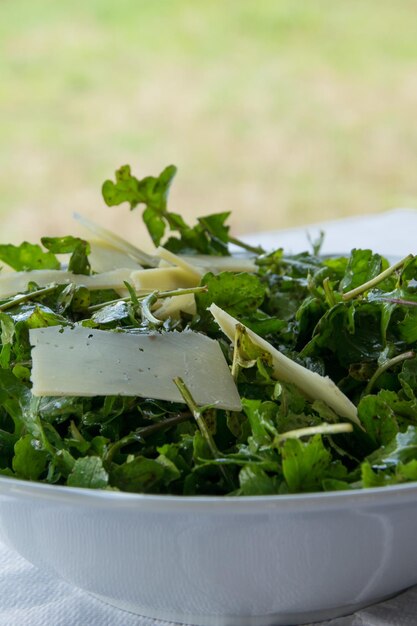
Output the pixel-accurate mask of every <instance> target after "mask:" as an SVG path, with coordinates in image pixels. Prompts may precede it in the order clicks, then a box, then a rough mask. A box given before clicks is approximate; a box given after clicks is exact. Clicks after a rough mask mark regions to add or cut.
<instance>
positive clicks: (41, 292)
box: [0, 283, 58, 311]
mask: <svg viewBox="0 0 417 626" xmlns="http://www.w3.org/2000/svg"><path fill="white" fill-rule="evenodd" d="M57 286H58V285H57V284H56V283H54V284H53V285H50V286H49V287H43V288H42V289H37V290H36V291H30V292H29V293H24V294H21V295H17V296H14V297H13V299H12V300H8V301H7V302H3V304H0V311H7V309H12V308H13V307H14V306H16V305H18V304H22V302H27V301H28V300H33V299H34V298H40V297H42V296H47V295H48V294H50V293H52V292H53V291H54V290H55V289H56V288H57Z"/></svg>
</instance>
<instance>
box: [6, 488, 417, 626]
mask: <svg viewBox="0 0 417 626" xmlns="http://www.w3.org/2000/svg"><path fill="white" fill-rule="evenodd" d="M416 525H417V485H416V484H412V483H409V484H405V485H401V486H396V487H385V488H381V489H369V490H366V491H359V490H358V491H356V490H355V491H346V492H331V493H324V494H308V495H290V496H266V497H250V498H249V497H246V498H242V497H241V498H223V497H192V498H186V497H174V496H150V495H136V494H126V493H118V492H108V491H93V490H91V491H90V490H87V489H76V488H71V487H60V486H51V485H45V484H40V483H32V482H28V481H20V480H15V479H12V478H7V477H0V532H1V535H2V539H4V540H5V542H6V543H8V544H9V545H10V546H12V547H13V548H15V549H16V550H17V551H18V552H19V553H20V554H21V555H23V556H24V557H26V558H27V559H28V560H29V561H31V562H32V563H34V564H35V565H37V566H39V567H40V568H42V569H44V570H47V571H48V572H50V573H53V574H55V575H57V576H60V577H61V578H63V579H65V580H66V581H68V582H70V583H72V584H73V585H75V586H77V587H80V588H81V589H84V590H86V591H88V592H90V593H92V594H94V595H95V596H97V597H99V598H101V599H103V600H104V601H105V602H108V603H110V604H112V605H115V606H117V607H120V608H122V609H126V610H128V611H132V612H134V613H137V614H140V615H146V616H149V617H156V618H161V619H167V620H172V621H179V622H184V623H191V624H196V625H203V626H206V625H207V626H211V625H216V626H235V625H236V626H245V625H251V626H252V625H253V626H255V625H256V626H260V625H262V626H266V625H274V626H278V625H279V624H287V625H290V624H300V623H303V622H311V621H314V620H323V619H328V618H331V617H335V616H339V615H343V614H347V613H350V612H353V611H355V610H356V609H358V608H360V607H363V606H365V605H368V604H371V603H374V602H378V601H380V600H382V599H383V598H386V597H388V596H390V595H393V594H395V593H397V592H399V591H400V590H402V589H405V588H406V587H408V586H410V585H413V584H415V583H417V542H416V541H415V528H416Z"/></svg>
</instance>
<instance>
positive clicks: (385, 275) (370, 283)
mask: <svg viewBox="0 0 417 626" xmlns="http://www.w3.org/2000/svg"><path fill="white" fill-rule="evenodd" d="M413 258H414V257H413V255H412V254H408V255H407V256H406V257H404V258H403V259H401V261H397V263H394V264H393V265H391V266H390V267H387V269H386V270H384V271H383V272H381V273H380V274H378V276H375V277H374V278H371V280H368V281H367V282H366V283H363V285H359V287H355V289H351V290H350V291H347V292H346V293H344V294H342V299H343V301H344V302H347V301H348V300H352V299H353V298H356V296H360V295H361V294H363V293H365V291H369V289H372V288H373V287H376V285H378V284H379V283H380V282H382V281H383V280H385V279H386V278H388V277H389V276H391V274H393V273H394V272H395V271H396V270H398V269H400V268H401V267H402V266H403V265H405V264H406V263H407V262H408V261H411V259H413Z"/></svg>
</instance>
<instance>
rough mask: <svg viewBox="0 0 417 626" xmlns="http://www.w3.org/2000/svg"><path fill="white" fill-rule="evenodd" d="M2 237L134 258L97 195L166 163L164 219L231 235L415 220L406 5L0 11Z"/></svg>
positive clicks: (78, 4) (411, 7)
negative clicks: (84, 246) (342, 221)
mask: <svg viewBox="0 0 417 626" xmlns="http://www.w3.org/2000/svg"><path fill="white" fill-rule="evenodd" d="M0 14H1V16H0V76H1V80H0V148H1V149H0V159H1V163H0V215H1V225H2V228H1V230H2V240H3V241H5V240H10V241H15V242H16V241H19V240H21V239H29V240H35V239H37V238H38V237H39V236H40V235H41V234H66V233H67V232H78V229H77V227H76V226H74V224H73V221H72V217H71V216H72V212H73V211H74V210H76V211H79V212H81V213H84V214H85V215H87V216H89V217H90V218H93V219H95V220H97V221H100V222H101V223H102V224H103V225H106V226H109V227H111V228H113V229H115V230H117V231H118V232H119V233H120V234H123V235H125V236H127V237H129V239H131V240H132V241H136V242H137V243H139V242H141V243H142V245H143V242H142V241H141V240H142V237H143V233H144V230H143V227H142V226H141V219H140V215H139V212H133V213H129V211H128V209H127V207H115V208H107V207H105V206H104V204H103V202H102V200H101V195H100V187H101V183H102V182H103V180H104V179H106V178H109V177H111V176H112V175H113V172H114V170H115V169H116V168H117V167H118V166H120V165H122V164H124V163H130V164H131V165H132V168H133V170H134V172H135V173H136V174H137V175H140V176H142V175H145V174H156V173H158V172H159V171H160V170H161V169H162V168H163V167H164V166H165V165H167V164H169V163H175V164H176V165H177V166H178V168H179V173H178V175H177V179H176V180H175V182H174V186H173V190H172V194H171V203H170V206H171V208H172V209H173V210H174V209H175V210H176V211H179V212H182V213H183V214H184V215H185V216H187V217H188V218H189V219H190V220H191V221H193V220H194V219H195V217H197V216H198V215H204V214H207V213H209V212H214V211H225V210H231V211H232V212H233V217H232V221H231V223H232V226H233V230H234V232H235V234H236V235H238V234H239V235H240V234H242V233H245V232H253V231H259V230H265V229H271V228H273V229H277V228H283V227H288V226H294V225H299V224H304V223H309V222H314V221H320V220H325V219H331V218H336V217H341V216H345V215H350V214H358V213H369V212H376V211H383V210H386V209H389V208H393V207H398V206H415V207H417V176H416V165H417V125H416V111H417V3H416V1H414V0H401V2H397V1H389V2H388V1H386V0H378V2H375V0H349V2H342V1H335V0H315V1H314V2H306V1H304V2H301V1H298V2H297V1H294V0H257V1H256V2H254V1H244V0H223V1H220V0H210V1H207V0H206V1H204V2H200V1H198V0H195V1H190V0H188V1H185V0H184V1H183V0H169V1H168V0H164V1H162V0H148V1H146V2H145V1H141V0H118V1H117V2H115V1H114V0H88V1H86V0H72V1H71V2H57V1H56V0H50V1H43V0H40V1H39V0H14V1H12V0H0Z"/></svg>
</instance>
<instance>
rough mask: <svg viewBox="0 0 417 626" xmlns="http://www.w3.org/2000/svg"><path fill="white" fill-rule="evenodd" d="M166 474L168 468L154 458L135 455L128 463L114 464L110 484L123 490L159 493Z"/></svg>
mask: <svg viewBox="0 0 417 626" xmlns="http://www.w3.org/2000/svg"><path fill="white" fill-rule="evenodd" d="M165 476H166V468H165V467H164V466H163V465H162V464H161V463H158V462H157V461H154V460H153V459H146V458H145V457H143V456H138V457H135V458H134V459H133V460H132V461H130V462H128V463H123V465H119V466H113V467H112V468H111V471H110V484H111V485H112V486H113V487H118V488H119V489H121V490H122V491H131V492H138V493H157V492H158V491H159V490H160V487H161V484H162V483H163V481H164V478H165Z"/></svg>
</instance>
